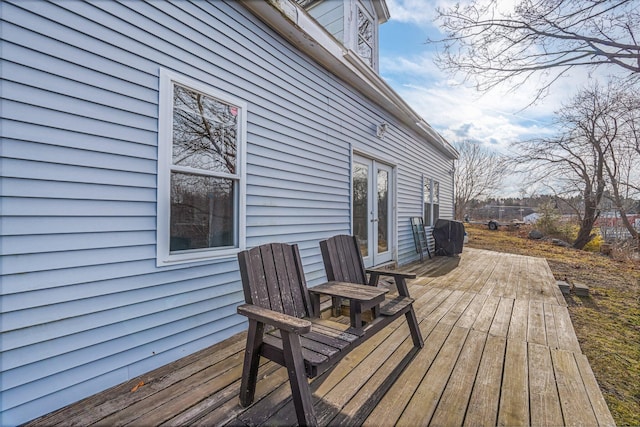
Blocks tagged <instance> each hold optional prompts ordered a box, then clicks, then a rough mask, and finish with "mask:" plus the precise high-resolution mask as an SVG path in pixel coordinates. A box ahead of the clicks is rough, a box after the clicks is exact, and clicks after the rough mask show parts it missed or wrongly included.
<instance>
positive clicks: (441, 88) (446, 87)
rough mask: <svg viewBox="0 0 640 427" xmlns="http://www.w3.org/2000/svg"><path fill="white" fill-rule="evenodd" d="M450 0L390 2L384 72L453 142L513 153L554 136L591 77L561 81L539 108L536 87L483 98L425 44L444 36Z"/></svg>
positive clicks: (382, 45) (382, 36) (382, 33)
mask: <svg viewBox="0 0 640 427" xmlns="http://www.w3.org/2000/svg"><path fill="white" fill-rule="evenodd" d="M447 1H449V0H387V6H388V7H389V12H390V14H391V19H390V20H389V21H387V22H386V23H384V24H382V25H381V26H380V34H379V43H380V64H379V68H380V74H381V76H382V77H383V78H384V79H385V80H386V81H387V82H388V83H389V84H390V85H391V87H392V88H393V89H394V90H395V91H396V92H398V93H399V94H400V96H402V97H403V98H404V99H405V101H407V102H408V103H409V105H411V107H412V108H413V109H414V110H415V111H416V112H417V113H418V114H420V115H421V116H422V117H423V118H424V119H425V120H426V121H427V122H428V123H429V124H430V125H431V126H432V127H433V128H434V129H436V130H437V131H438V132H439V133H440V134H441V135H442V136H443V137H445V139H447V140H448V141H449V142H451V143H455V142H456V141H460V140H473V141H476V142H478V143H481V144H483V145H485V146H487V147H489V148H491V149H495V150H497V151H500V152H508V151H509V144H510V143H511V142H513V141H517V140H521V139H530V138H535V137H542V136H548V135H550V134H552V119H553V113H554V111H556V110H557V109H558V108H559V107H560V106H561V103H562V101H563V100H567V99H568V98H570V97H571V95H572V94H574V93H575V92H576V90H577V89H578V87H577V85H576V83H575V82H576V81H581V80H586V79H587V77H586V76H580V77H579V78H578V79H576V76H573V77H571V78H565V79H561V80H560V81H559V82H558V83H557V84H556V85H555V86H554V88H553V91H552V92H551V93H550V94H549V95H548V96H547V97H545V98H544V99H543V100H542V101H541V102H539V103H538V104H536V105H534V106H532V107H528V108H526V109H525V107H527V105H529V104H530V103H531V100H532V99H534V93H535V90H534V88H533V87H523V88H521V89H519V90H518V91H517V92H515V93H507V92H506V91H505V90H502V91H500V90H494V91H492V92H489V93H487V94H484V95H482V96H481V95H480V94H479V93H477V92H476V91H475V90H474V89H473V88H470V87H465V86H463V85H461V84H460V82H459V81H456V80H455V79H454V77H452V76H450V75H447V74H445V73H444V72H442V71H440V70H439V69H438V67H437V66H436V65H435V64H434V62H433V58H434V49H435V47H433V46H429V45H427V44H425V40H426V39H427V38H428V37H429V36H430V37H431V38H434V39H438V38H440V37H441V36H442V35H441V34H440V33H439V30H438V28H437V26H435V25H434V23H433V18H434V17H435V7H436V5H438V4H440V5H443V4H444V3H445V2H447Z"/></svg>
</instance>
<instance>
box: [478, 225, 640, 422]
mask: <svg viewBox="0 0 640 427" xmlns="http://www.w3.org/2000/svg"><path fill="white" fill-rule="evenodd" d="M466 227H467V233H468V234H469V244H468V246H470V247H474V248H481V249H489V250H494V251H498V252H508V253H516V254H522V255H530V256H536V257H542V258H546V259H547V262H548V263H549V266H550V267H551V270H552V271H553V274H554V276H555V277H556V279H558V280H567V281H569V282H582V283H584V284H586V285H588V286H589V288H590V294H591V295H590V296H589V297H577V296H575V295H573V294H572V295H569V296H567V297H566V299H567V303H568V305H569V312H570V313H571V319H572V321H573V326H574V328H575V330H576V334H577V335H578V339H579V341H580V346H581V347H582V351H583V353H584V354H585V355H586V356H587V358H588V359H589V362H590V364H591V367H592V369H593V372H594V374H595V375H596V378H597V379H598V383H599V384H600V388H601V389H602V393H603V395H604V397H605V400H606V401H607V404H608V405H609V408H610V410H611V414H612V415H613V418H614V419H615V421H616V423H617V424H618V425H633V426H638V425H640V264H638V262H633V261H630V260H627V261H616V260H613V259H611V258H609V257H607V256H603V255H601V254H598V253H590V252H584V251H578V250H575V249H571V248H563V247H559V246H555V245H553V244H552V243H551V242H548V241H536V240H530V239H528V238H527V235H528V231H529V230H527V229H521V230H516V231H502V230H501V231H489V230H488V229H487V227H484V226H473V225H471V226H469V225H466Z"/></svg>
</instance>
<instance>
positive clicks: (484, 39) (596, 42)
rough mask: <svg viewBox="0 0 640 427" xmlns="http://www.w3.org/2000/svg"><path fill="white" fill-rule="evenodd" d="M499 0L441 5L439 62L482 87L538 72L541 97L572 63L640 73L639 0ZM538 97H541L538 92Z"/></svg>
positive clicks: (513, 83)
mask: <svg viewBox="0 0 640 427" xmlns="http://www.w3.org/2000/svg"><path fill="white" fill-rule="evenodd" d="M506 3H509V2H500V1H498V0H471V3H470V4H467V5H460V4H457V5H456V6H454V7H452V8H448V9H439V10H438V17H437V20H438V21H439V23H440V26H441V28H442V30H443V31H444V32H445V37H444V38H443V39H441V40H428V43H435V44H438V45H439V46H440V47H441V49H440V52H439V55H438V58H437V62H438V64H439V65H440V66H441V67H442V68H443V69H445V70H449V71H452V72H454V73H461V74H462V75H463V76H464V77H465V80H466V81H471V82H472V83H474V84H475V86H476V88H477V89H478V90H479V91H487V90H489V89H491V88H493V87H495V86H496V85H498V84H500V83H503V82H508V83H509V84H510V85H511V86H512V88H514V89H515V88H517V87H519V86H521V85H522V84H523V83H524V82H526V81H527V80H528V79H529V78H531V77H532V76H533V75H534V74H537V76H538V77H540V78H541V80H540V82H539V83H538V85H539V86H538V88H539V92H538V97H540V96H541V95H543V94H544V93H546V91H547V90H548V89H549V87H550V86H551V85H552V84H553V83H554V82H555V81H556V80H557V79H558V78H559V77H561V76H562V75H564V74H565V73H567V72H568V71H569V70H571V69H572V68H574V67H583V66H587V67H591V68H595V67H599V66H612V67H614V68H617V69H621V70H623V71H628V72H629V75H628V77H629V80H630V81H635V82H637V81H638V79H639V78H640V77H639V76H640V45H639V42H640V34H638V33H639V32H640V2H638V1H637V0H520V1H519V2H518V3H517V4H516V5H515V7H513V9H511V10H506V9H505V7H506V6H505V4H506ZM536 99H537V98H536Z"/></svg>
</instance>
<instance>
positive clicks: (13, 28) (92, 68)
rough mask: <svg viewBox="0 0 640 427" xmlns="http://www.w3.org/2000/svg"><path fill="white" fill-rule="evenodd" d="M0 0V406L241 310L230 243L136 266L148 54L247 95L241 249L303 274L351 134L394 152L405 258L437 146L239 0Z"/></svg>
mask: <svg viewBox="0 0 640 427" xmlns="http://www.w3.org/2000/svg"><path fill="white" fill-rule="evenodd" d="M340 3H341V2H335V4H336V5H338V4H340ZM0 7H1V8H2V23H1V24H2V37H3V39H2V45H1V49H2V64H1V65H2V96H3V99H2V101H1V102H2V105H1V111H2V127H1V132H2V159H1V161H2V164H1V167H2V175H3V177H2V178H3V179H2V187H1V196H2V200H1V203H2V205H1V206H2V217H1V218H0V234H1V237H2V241H1V243H0V251H1V252H0V254H1V258H0V269H1V272H2V278H1V280H2V300H1V302H0V304H1V309H2V313H1V314H0V316H1V318H0V324H1V325H2V336H1V337H0V340H1V341H0V350H1V354H0V357H1V359H2V415H1V417H2V418H1V419H0V424H2V425H5V424H9V425H11V424H18V423H22V422H25V421H28V420H29V419H31V418H34V417H37V416H39V415H41V414H44V413H47V412H50V411H52V410H55V409H57V408H59V407H60V406H63V405H65V404H68V403H72V402H74V401H77V400H79V399H81V398H83V397H85V396H87V395H90V394H92V393H95V392H98V391H100V390H102V389H104V388H107V387H109V386H113V385H115V384H118V383H120V382H122V381H125V380H127V379H130V378H133V377H136V376H138V375H140V374H142V373H144V372H146V371H148V370H150V369H153V368H156V367H158V366H161V365H163V364H166V363H168V362H171V361H173V360H176V359H178V358H180V357H183V356H185V355H187V354H190V353H193V352H195V351H197V350H199V349H202V348H204V347H206V346H208V345H211V344H213V343H215V342H218V341H220V340H222V339H224V338H226V337H229V336H231V335H233V334H235V333H237V332H239V331H241V330H243V329H244V328H245V323H244V319H243V318H242V317H240V316H238V315H237V314H236V306H237V305H238V304H239V303H241V302H242V301H243V296H242V291H241V285H240V281H239V273H238V271H237V262H236V260H235V259H234V258H233V257H231V258H227V259H218V260H213V261H200V262H194V263H190V264H183V265H176V266H171V267H162V268H158V267H156V260H155V257H156V247H155V245H156V209H157V206H156V197H157V194H156V182H157V167H158V165H157V158H158V153H157V143H158V141H157V139H158V97H159V93H158V88H159V70H160V68H165V69H168V70H172V71H174V72H176V73H180V74H183V75H185V76H188V77H190V78H193V79H196V80H199V81H201V82H203V83H205V84H207V85H209V86H212V87H214V88H216V89H217V90H220V91H224V92H227V93H229V94H232V95H233V96H235V97H238V98H241V99H243V100H246V102H247V105H248V132H247V150H248V152H247V170H248V173H247V197H246V223H247V230H246V234H247V246H248V247H252V246H255V245H258V244H261V243H266V242H270V241H281V242H295V243H298V244H299V246H300V252H301V255H302V258H303V263H304V267H305V273H306V277H307V280H308V282H309V284H311V285H314V284H317V283H320V282H321V281H323V280H325V276H324V270H323V265H322V260H321V257H320V252H319V246H318V241H319V240H321V239H323V238H326V237H329V236H332V235H334V234H338V233H349V232H350V199H351V194H350V191H351V190H350V188H351V187H350V179H351V169H350V168H351V166H350V159H351V157H350V156H351V152H352V150H355V151H357V152H362V153H365V154H367V155H370V156H373V157H376V158H379V159H381V160H383V161H386V162H389V163H390V164H394V165H396V167H397V178H398V180H397V219H398V227H397V228H398V230H397V233H398V235H397V252H398V261H399V262H400V263H405V262H409V261H411V260H414V259H416V254H415V250H414V245H413V237H412V235H411V232H410V229H409V217H411V216H419V215H421V202H422V198H421V194H422V193H421V192H422V187H421V177H422V174H423V173H428V174H433V175H434V176H440V175H442V176H443V177H448V175H446V171H447V170H448V169H449V168H450V167H451V160H450V159H447V158H446V156H445V155H444V154H442V153H441V152H440V151H437V150H436V149H435V148H434V147H433V146H431V145H429V144H427V143H426V142H424V141H423V140H421V139H420V137H419V136H418V135H416V134H414V133H413V132H412V131H410V130H407V129H406V127H405V126H403V125H402V123H401V122H400V121H399V120H398V119H396V118H394V117H393V116H391V115H390V114H388V113H387V112H385V110H384V109H383V108H382V107H381V106H379V105H376V104H375V103H374V102H372V101H371V100H369V99H367V98H365V97H364V96H362V95H361V94H359V93H357V92H355V91H354V90H353V89H352V88H350V87H348V86H346V85H345V83H343V81H342V80H339V79H338V78H336V77H335V76H333V75H332V74H331V72H330V71H327V70H325V69H324V68H322V67H320V66H319V65H318V64H316V63H315V62H313V61H312V60H311V59H309V58H308V57H307V56H305V55H304V54H301V53H300V52H299V51H297V50H296V48H295V47H294V46H291V45H290V44H288V43H287V42H285V41H284V40H283V39H282V38H280V37H279V36H277V35H276V34H275V33H274V32H273V31H272V30H270V29H268V27H267V26H266V25H265V24H263V23H261V22H260V21H258V20H257V18H256V17H255V16H253V15H252V14H251V13H249V12H248V11H247V10H245V9H244V8H243V7H242V6H241V5H239V4H237V3H235V2H223V1H211V2H204V1H199V2H187V1H176V2H150V3H147V2H142V1H136V2H116V1H108V2H107V1H96V2H91V3H87V2H78V1H71V0H67V1H59V2H54V3H51V2H48V1H38V2H23V1H15V2H2V3H1V5H0ZM383 121H384V122H387V123H389V125H390V130H389V132H388V133H387V135H386V136H385V139H384V140H380V139H378V138H376V137H375V124H377V123H380V122H383ZM450 184H451V183H450V182H448V181H447V179H445V178H442V179H441V180H440V185H441V186H440V189H441V213H442V216H443V217H445V214H446V213H447V212H450V211H451V209H447V208H445V206H448V205H449V206H450V204H451V203H452V189H451V185H450Z"/></svg>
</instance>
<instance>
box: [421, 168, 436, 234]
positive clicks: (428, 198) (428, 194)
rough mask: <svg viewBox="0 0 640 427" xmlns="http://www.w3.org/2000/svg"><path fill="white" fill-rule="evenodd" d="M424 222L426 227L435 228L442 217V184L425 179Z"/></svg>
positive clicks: (423, 197)
mask: <svg viewBox="0 0 640 427" xmlns="http://www.w3.org/2000/svg"><path fill="white" fill-rule="evenodd" d="M423 182H424V184H423V185H424V191H423V196H422V200H423V204H424V209H423V220H424V225H428V226H433V225H434V224H435V223H436V221H437V220H438V218H439V217H440V183H439V182H438V181H435V180H433V179H431V178H426V177H423Z"/></svg>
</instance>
